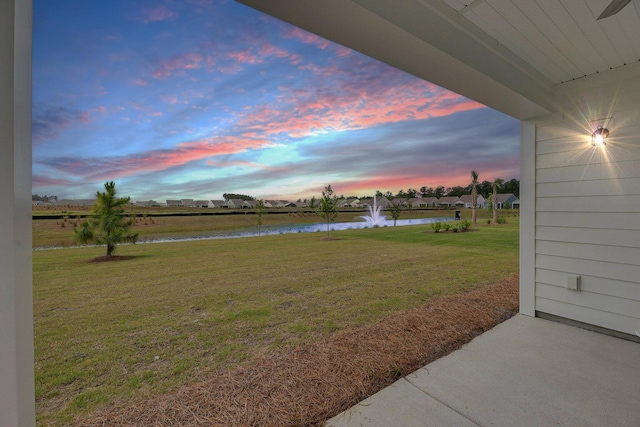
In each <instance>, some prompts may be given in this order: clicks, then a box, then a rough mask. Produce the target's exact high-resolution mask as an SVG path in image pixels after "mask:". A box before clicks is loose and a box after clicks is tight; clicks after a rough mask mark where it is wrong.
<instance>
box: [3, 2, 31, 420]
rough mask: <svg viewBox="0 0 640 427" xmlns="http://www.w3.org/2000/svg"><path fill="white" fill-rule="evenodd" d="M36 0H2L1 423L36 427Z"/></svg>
mask: <svg viewBox="0 0 640 427" xmlns="http://www.w3.org/2000/svg"><path fill="white" fill-rule="evenodd" d="M31 22H32V2H31V0H3V1H1V2H0V426H2V427H4V426H12V427H13V426H16V427H31V426H35V386H34V363H33V362H34V356H33V299H32V273H31V28H32V27H31Z"/></svg>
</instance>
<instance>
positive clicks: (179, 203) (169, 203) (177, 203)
mask: <svg viewBox="0 0 640 427" xmlns="http://www.w3.org/2000/svg"><path fill="white" fill-rule="evenodd" d="M178 206H180V207H181V206H182V200H167V207H169V208H175V207H178Z"/></svg>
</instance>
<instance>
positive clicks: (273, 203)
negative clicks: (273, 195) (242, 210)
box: [264, 200, 284, 208]
mask: <svg viewBox="0 0 640 427" xmlns="http://www.w3.org/2000/svg"><path fill="white" fill-rule="evenodd" d="M264 207H265V208H284V205H283V204H282V202H281V201H280V200H265V201H264Z"/></svg>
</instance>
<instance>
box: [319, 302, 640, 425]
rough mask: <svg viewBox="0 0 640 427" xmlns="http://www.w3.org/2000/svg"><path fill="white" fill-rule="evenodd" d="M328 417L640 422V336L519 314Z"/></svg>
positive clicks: (351, 420)
mask: <svg viewBox="0 0 640 427" xmlns="http://www.w3.org/2000/svg"><path fill="white" fill-rule="evenodd" d="M326 426H327V427H355V426H380V427H383V426H384V427H390V426H393V427H409V426H411V427H415V426H459V427H465V426H509V427H513V426H580V427H585V426H629V427H638V426H640V344H638V343H635V342H631V341H625V340H622V339H618V338H613V337H611V336H608V335H603V334H600V333H597V332H591V331H587V330H584V329H580V328H577V327H574V326H569V325H566V324H562V323H557V322H553V321H550V320H544V319H540V318H533V317H528V316H523V315H517V316H515V317H513V318H511V319H509V320H507V321H506V322H504V323H502V324H500V325H498V326H496V327H495V328H494V329H492V330H490V331H488V332H485V333H484V334H482V335H480V336H479V337H477V338H475V339H474V340H473V341H471V342H470V343H469V344H467V345H465V346H464V347H462V348H461V349H460V350H457V351H455V352H453V353H452V354H450V355H448V356H446V357H443V358H442V359H439V360H436V361H435V362H433V363H430V364H429V365H427V366H425V367H424V368H422V369H420V370H418V371H416V372H414V373H413V374H411V375H409V376H407V377H405V378H403V379H401V380H398V381H397V382H395V383H394V384H392V385H391V386H389V387H387V388H385V389H383V390H381V391H380V392H378V393H377V394H375V395H373V396H371V397H370V398H368V399H366V400H364V401H363V402H361V403H359V404H358V405H356V406H354V407H352V408H351V409H349V410H347V411H345V412H343V413H342V414H340V415H338V416H336V417H334V418H332V419H331V420H329V421H328V422H327V423H326Z"/></svg>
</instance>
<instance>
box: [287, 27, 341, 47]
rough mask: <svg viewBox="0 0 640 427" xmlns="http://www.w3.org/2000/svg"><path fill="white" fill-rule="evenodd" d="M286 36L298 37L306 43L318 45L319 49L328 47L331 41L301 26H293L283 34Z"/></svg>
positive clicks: (290, 37) (289, 37)
mask: <svg viewBox="0 0 640 427" xmlns="http://www.w3.org/2000/svg"><path fill="white" fill-rule="evenodd" d="M283 37H284V38H288V39H296V40H298V41H300V42H302V43H304V44H310V45H313V46H316V47H317V48H319V49H326V48H327V47H328V46H329V45H330V44H331V42H330V41H329V40H327V39H324V38H322V37H320V36H317V35H315V34H312V33H309V32H307V31H305V30H303V29H300V28H293V29H291V30H290V31H288V32H287V33H285V34H284V35H283Z"/></svg>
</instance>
